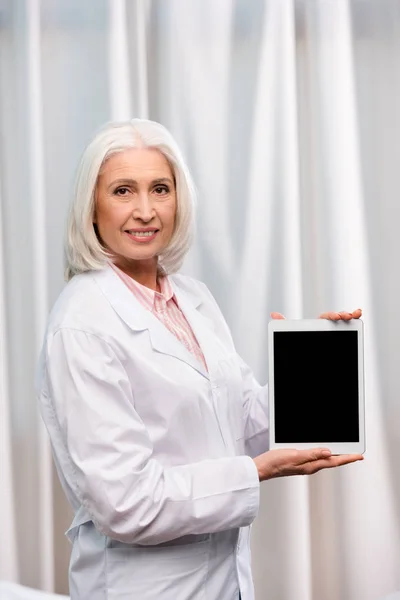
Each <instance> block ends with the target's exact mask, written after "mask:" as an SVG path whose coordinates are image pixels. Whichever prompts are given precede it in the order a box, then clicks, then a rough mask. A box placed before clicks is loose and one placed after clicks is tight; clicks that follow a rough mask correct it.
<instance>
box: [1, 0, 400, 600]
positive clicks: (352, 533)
mask: <svg viewBox="0 0 400 600" xmlns="http://www.w3.org/2000/svg"><path fill="white" fill-rule="evenodd" d="M399 58H400V0H108V1H107V0H0V198H1V204H0V235H1V243H0V580H3V581H10V582H15V583H16V584H19V585H21V586H26V587H27V588H32V589H37V590H43V591H48V592H54V593H59V594H68V585H67V569H68V561H69V552H70V547H69V543H68V541H67V539H66V538H65V536H64V531H65V530H66V529H67V528H68V526H69V524H70V521H71V517H72V515H71V510H70V508H69V506H68V505H67V503H66V501H65V499H64V496H63V493H62V491H61V489H60V487H59V483H58V479H57V476H56V475H55V472H54V471H53V464H52V458H51V453H50V449H49V446H48V441H47V435H46V432H45V431H44V428H43V426H42V424H41V421H40V418H39V416H38V410H37V404H36V399H35V393H34V375H35V366H36V362H37V358H38V352H39V350H40V346H41V343H42V337H43V333H44V328H45V324H46V319H47V315H48V312H49V310H50V308H51V306H52V304H53V302H54V301H55V299H56V297H57V296H58V294H59V293H60V291H61V289H62V287H63V285H64V281H63V264H62V245H63V235H64V220H65V215H66V210H67V206H68V203H69V201H70V198H71V191H72V184H73V179H74V174H75V169H76V166H77V163H78V160H79V157H80V154H81V152H82V150H83V148H84V146H85V145H86V144H87V142H88V141H89V139H90V138H91V136H92V135H93V134H94V133H95V131H96V130H97V128H98V127H99V126H100V125H102V124H103V123H104V122H106V121H109V120H113V119H118V120H120V119H130V118H132V117H145V118H151V119H154V120H157V121H160V122H162V123H163V124H164V125H166V126H167V127H168V128H169V129H170V130H171V132H172V133H173V134H174V136H175V137H176V139H177V140H178V143H179V144H180V146H181V148H182V149H183V152H184V154H185V156H186V159H187V161H188V163H189V166H190V168H191V170H192V173H193V175H194V178H195V181H196V184H197V187H198V193H199V201H198V217H197V218H198V230H197V237H196V242H195V244H194V247H193V249H192V251H191V253H190V255H189V256H188V259H187V261H186V263H185V265H184V269H183V270H184V271H185V272H187V273H189V274H191V275H193V276H195V277H198V278H200V279H202V280H203V281H205V282H206V283H207V285H208V286H209V288H210V289H211V291H212V292H213V294H214V296H215V297H216V299H217V301H218V302H219V304H220V306H221V308H222V310H223V312H224V314H225V316H226V318H227V320H228V322H229V324H230V326H231V328H232V332H233V336H234V339H235V342H236V345H237V348H238V351H239V353H240V354H241V355H242V356H243V358H244V359H245V360H246V361H247V362H248V363H249V364H250V365H251V366H252V367H253V369H254V371H255V373H256V375H257V377H258V378H259V380H260V382H262V383H265V382H266V381H267V378H268V368H267V323H268V320H269V313H270V312H271V311H279V312H282V313H284V314H285V315H286V316H287V317H290V318H300V317H316V316H317V315H318V314H319V313H320V312H322V311H326V310H343V309H345V310H353V309H356V308H358V307H361V308H362V309H363V313H364V316H363V318H364V322H365V333H366V347H365V361H366V414H367V431H366V443H367V452H366V454H365V460H364V461H363V462H362V463H358V464H355V465H351V466H350V467H345V468H343V469H341V470H338V471H335V472H322V473H319V474H318V475H315V476H313V477H312V478H310V479H307V478H291V479H290V478H289V479H282V480H274V481H270V482H266V483H265V484H263V486H262V501H261V511H260V514H259V516H258V518H257V520H256V522H255V523H254V526H253V538H252V539H253V541H252V546H253V570H254V579H255V587H256V596H257V600H381V599H383V598H386V597H388V596H389V595H390V594H393V593H394V592H396V590H400V468H399V459H400V402H399V395H400V380H399V377H398V373H399V359H400V343H399V337H400V322H399V319H398V314H397V312H398V311H397V304H398V300H399V297H400V274H399V265H398V263H399V258H400V235H399V223H400V203H399V200H398V194H399V184H400V152H399V149H400V147H399V144H400V114H399V106H400V60H399ZM346 368H347V367H346V365H345V364H342V363H341V362H340V360H338V362H337V364H334V365H327V369H329V371H330V373H331V376H332V377H334V376H335V373H338V372H339V371H340V370H342V369H346ZM298 385H299V387H298V390H299V392H298V401H299V402H301V401H302V397H303V395H304V394H305V393H306V391H305V390H304V389H302V382H301V381H299V384H298ZM321 410H323V411H334V410H335V407H334V406H326V405H325V404H324V398H323V397H321ZM88 600H89V599H88Z"/></svg>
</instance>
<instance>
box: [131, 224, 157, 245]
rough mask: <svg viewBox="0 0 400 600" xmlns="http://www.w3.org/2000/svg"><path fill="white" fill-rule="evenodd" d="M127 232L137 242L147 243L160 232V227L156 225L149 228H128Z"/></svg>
mask: <svg viewBox="0 0 400 600" xmlns="http://www.w3.org/2000/svg"><path fill="white" fill-rule="evenodd" d="M125 233H126V234H127V235H128V236H129V237H130V239H131V240H134V241H135V242H140V243H146V242H151V241H152V240H154V238H155V237H156V235H157V233H158V229H155V228H154V227H151V228H147V229H127V230H126V231H125Z"/></svg>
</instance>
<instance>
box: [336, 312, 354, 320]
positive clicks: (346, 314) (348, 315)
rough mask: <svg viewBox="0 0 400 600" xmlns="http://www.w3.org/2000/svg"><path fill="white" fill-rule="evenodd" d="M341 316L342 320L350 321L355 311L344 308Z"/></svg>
mask: <svg viewBox="0 0 400 600" xmlns="http://www.w3.org/2000/svg"><path fill="white" fill-rule="evenodd" d="M339 316H340V318H341V320H342V321H350V320H351V319H352V318H353V313H349V312H347V311H345V310H342V312H340V313H339Z"/></svg>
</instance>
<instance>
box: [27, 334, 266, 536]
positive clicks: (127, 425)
mask: <svg viewBox="0 0 400 600" xmlns="http://www.w3.org/2000/svg"><path fill="white" fill-rule="evenodd" d="M43 365H44V366H43V368H42V371H43V373H42V377H41V380H42V384H40V385H39V388H40V389H39V390H38V393H39V403H40V405H41V411H42V416H43V418H44V421H45V424H46V426H47V429H48V431H49V434H50V438H51V441H52V446H53V451H54V452H55V453H56V454H57V459H58V462H59V464H60V465H61V468H62V469H63V473H64V476H65V477H66V479H67V481H68V483H69V485H70V486H71V487H72V488H73V489H74V491H75V494H76V496H77V497H78V499H79V501H80V502H81V504H82V505H83V506H84V507H85V508H86V510H87V512H88V513H89V515H90V517H91V519H92V520H93V522H94V524H95V526H96V527H97V528H98V529H99V530H100V532H101V533H103V534H105V535H107V536H110V537H112V538H114V539H117V540H120V541H122V542H125V543H139V544H143V545H146V544H158V543H162V542H166V541H169V540H171V539H174V538H177V537H180V536H184V535H187V534H201V533H213V532H218V531H222V530H227V529H231V528H236V527H242V526H246V525H249V524H250V523H251V522H252V521H253V520H254V518H255V516H256V514H257V511H258V504H259V480H258V473H257V469H256V467H255V464H254V462H253V460H252V459H251V458H250V457H249V456H236V457H227V458H218V459H212V460H204V461H201V462H197V463H193V464H186V465H181V466H174V467H169V468H166V467H164V466H163V465H162V464H160V462H158V461H157V460H156V459H155V458H154V457H153V455H152V452H153V449H152V443H151V440H150V438H149V435H148V432H147V430H146V427H145V426H144V424H143V422H142V420H141V419H140V417H139V416H138V414H137V413H136V411H135V408H134V399H133V397H132V389H131V386H130V382H129V380H128V377H127V374H126V372H125V370H124V368H123V365H122V364H121V362H120V361H119V359H118V357H117V356H116V354H115V352H114V351H113V349H112V348H111V347H110V345H109V344H108V343H107V342H105V341H104V340H103V339H101V338H99V337H97V336H96V335H94V334H89V333H85V332H83V331H80V330H71V329H60V330H58V331H57V332H56V333H55V334H54V335H50V336H49V337H48V339H47V343H46V346H45V356H44V360H43Z"/></svg>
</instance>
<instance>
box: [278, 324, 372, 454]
mask: <svg viewBox="0 0 400 600" xmlns="http://www.w3.org/2000/svg"><path fill="white" fill-rule="evenodd" d="M338 329H342V330H352V331H357V332H358V336H357V339H358V396H359V397H358V420H359V423H358V425H359V432H360V439H359V441H358V442H346V443H332V442H329V441H328V442H327V441H326V440H319V439H316V440H313V441H312V442H310V443H306V444H305V443H278V442H275V393H274V389H275V382H274V332H275V331H337V330H338ZM349 367H350V365H346V368H349ZM335 368H340V364H339V365H336V366H335ZM268 370H269V381H268V387H269V425H270V449H271V450H272V449H275V448H298V449H302V448H311V447H324V448H329V449H330V450H331V452H332V453H333V454H353V453H355V454H364V452H365V385H364V323H363V321H362V320H361V319H352V320H351V321H342V320H341V321H330V320H328V319H296V320H289V319H274V320H272V321H270V322H269V324H268ZM288 377H290V373H288ZM299 394H300V395H301V390H299Z"/></svg>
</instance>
